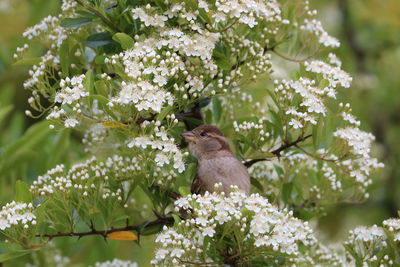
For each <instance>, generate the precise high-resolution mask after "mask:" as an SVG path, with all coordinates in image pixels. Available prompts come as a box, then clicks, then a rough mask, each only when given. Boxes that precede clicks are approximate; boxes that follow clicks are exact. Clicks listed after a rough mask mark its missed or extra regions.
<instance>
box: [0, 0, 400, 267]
mask: <svg viewBox="0 0 400 267" xmlns="http://www.w3.org/2000/svg"><path fill="white" fill-rule="evenodd" d="M234 4H235V5H234ZM316 13H317V12H316V11H315V10H312V9H310V8H309V6H308V2H307V1H301V0H290V1H275V0H269V1H265V2H258V1H250V0H248V1H223V0H219V1H185V2H181V1H145V2H144V1H130V0H120V1H117V2H115V3H114V2H111V1H92V0H75V1H72V0H68V1H63V4H62V6H61V11H60V13H59V14H58V15H55V16H48V17H45V18H44V19H43V20H42V21H41V22H39V23H38V24H37V25H35V26H33V27H31V28H29V29H27V30H26V31H25V32H24V34H23V36H24V37H25V38H27V40H28V41H27V42H28V43H27V44H26V45H23V46H22V47H20V48H18V49H17V53H16V54H15V58H16V63H15V65H33V66H32V68H31V70H30V71H29V78H28V79H27V80H26V81H25V83H24V87H25V88H26V89H28V90H29V91H31V94H32V96H31V97H30V98H29V99H28V102H29V104H30V106H31V110H27V111H26V115H28V116H31V117H34V118H39V117H42V116H43V117H45V118H46V119H47V121H41V122H38V123H36V124H35V125H34V126H32V128H31V129H30V130H29V131H27V132H26V134H25V136H24V137H22V138H20V139H19V140H17V141H16V142H17V145H15V146H13V145H12V144H11V145H9V146H8V147H7V149H8V150H5V152H4V153H2V154H1V156H2V157H4V159H2V161H1V164H0V168H2V169H4V170H6V169H8V166H9V165H7V164H8V163H7V162H15V161H16V160H18V159H19V158H18V157H21V158H22V157H23V155H24V153H23V152H25V151H23V152H20V153H19V152H18V150H16V148H22V147H23V148H24V149H29V148H33V147H35V145H37V144H39V143H40V140H42V138H44V137H45V136H48V135H50V134H52V133H56V134H57V135H58V136H59V137H58V139H57V140H56V141H55V142H54V144H55V147H54V151H52V152H51V155H52V156H51V157H49V158H52V157H53V153H56V150H57V147H58V146H64V147H63V148H62V149H60V148H59V149H58V160H57V158H55V159H54V158H52V159H53V160H52V161H50V163H49V166H47V169H49V170H48V171H46V172H43V173H44V174H42V175H39V176H38V177H37V179H36V180H35V181H34V182H33V183H32V185H31V186H28V185H27V184H25V183H23V182H20V181H18V182H17V184H16V197H15V201H14V202H10V203H9V204H6V205H4V207H3V209H2V211H1V213H0V233H1V235H2V236H3V237H4V238H5V239H6V241H7V242H8V244H10V246H9V249H10V252H9V253H8V254H2V261H5V260H8V259H11V258H13V257H18V256H23V255H26V254H27V253H28V252H33V251H37V250H40V249H43V248H44V247H46V245H47V244H48V243H49V241H51V240H52V239H57V238H59V237H67V236H76V237H79V238H81V237H84V236H87V235H99V236H102V237H104V238H105V239H106V238H111V239H113V238H112V237H113V236H114V237H115V236H118V238H121V239H124V238H126V239H128V240H134V239H136V238H138V241H139V242H140V238H141V237H142V236H146V235H154V234H158V236H157V238H156V242H158V243H160V245H161V248H160V249H159V250H158V251H157V253H156V255H155V260H154V261H153V263H154V264H160V265H165V264H170V265H179V266H181V265H182V264H190V263H191V262H196V263H202V262H205V263H206V262H215V263H220V264H222V263H225V264H231V265H240V264H246V263H249V262H250V263H253V264H261V263H265V262H269V263H270V264H272V265H287V264H289V263H290V262H291V263H297V264H299V265H300V264H304V265H305V266H308V265H307V264H329V265H335V264H336V265H346V264H350V263H352V264H356V265H360V264H362V263H363V262H364V261H366V260H368V261H369V262H371V266H375V264H376V266H378V265H379V264H381V263H382V264H391V263H392V264H393V263H398V262H399V260H400V259H399V255H398V247H399V243H398V242H399V238H398V233H397V232H396V231H397V230H398V228H399V227H398V226H399V223H398V220H397V219H390V220H387V221H384V222H383V225H384V226H383V227H384V228H377V227H374V228H372V229H366V230H362V231H360V230H357V229H355V230H354V231H353V232H351V233H350V235H349V240H348V241H347V242H346V243H345V244H344V246H345V248H346V250H347V254H346V257H345V258H343V259H341V258H340V257H339V256H338V255H337V252H332V251H330V249H327V248H325V247H324V246H323V245H322V244H321V243H320V242H319V241H318V240H317V239H316V238H315V234H314V231H313V230H312V229H311V228H310V227H308V226H307V222H305V220H310V219H311V218H317V217H319V216H321V215H323V212H324V210H325V208H326V207H327V206H330V205H333V204H339V203H346V202H349V203H358V202H362V201H364V200H366V199H367V198H368V196H369V195H368V193H367V192H366V191H367V188H368V186H369V185H370V184H371V183H372V179H371V173H372V172H373V171H374V170H375V169H378V168H380V167H382V166H383V164H381V163H379V162H378V160H377V159H376V158H374V156H373V153H372V151H371V146H372V142H373V140H374V136H373V135H372V134H370V133H367V132H365V131H363V130H361V129H360V128H359V126H360V121H358V120H357V119H356V117H355V116H354V115H352V109H351V107H350V104H348V103H341V102H340V101H339V100H338V99H337V90H338V89H340V88H348V87H350V83H351V81H352V78H351V76H350V75H349V74H347V73H346V72H345V71H343V70H342V69H341V66H342V63H341V61H340V60H339V58H338V57H337V56H336V55H335V54H333V53H332V51H331V48H336V47H338V46H339V45H340V43H339V41H338V40H337V39H336V38H334V37H331V36H330V35H328V33H327V32H326V31H325V30H324V29H323V27H322V25H321V23H320V22H319V21H318V20H317V19H316V18H315V15H316ZM34 43H40V44H42V45H43V47H45V53H44V55H43V56H41V57H35V58H32V57H29V56H26V53H28V52H29V49H30V48H31V46H32V45H33V44H34ZM312 58H313V59H312ZM283 62H291V63H293V64H292V65H290V66H287V65H283V64H285V63H283ZM282 69H284V70H282ZM259 80H263V81H266V82H265V83H264V84H263V86H262V89H261V90H253V89H252V88H253V87H254V84H255V83H256V82H257V81H259ZM8 109H9V107H5V108H3V109H1V110H0V112H1V113H0V115H1V114H3V113H4V114H7V112H8ZM4 116H5V115H4ZM0 119H1V117H0ZM202 123H209V124H214V125H217V126H219V127H220V128H221V129H222V130H223V132H224V133H225V134H226V135H227V136H228V137H229V139H230V140H231V141H232V144H231V145H232V149H233V150H234V152H235V154H236V155H237V156H238V157H239V158H240V159H242V160H243V162H244V163H245V165H246V166H248V167H249V172H250V174H251V177H252V185H253V188H252V191H253V194H252V195H250V196H244V195H243V194H241V193H232V194H231V195H230V196H223V195H222V194H219V193H214V194H209V195H206V196H203V197H202V196H196V195H190V194H188V188H190V183H191V181H192V179H193V177H194V173H195V168H196V162H195V161H194V160H193V159H192V158H191V157H190V156H189V155H188V153H187V152H184V148H182V143H181V139H180V137H179V133H181V132H182V131H184V130H186V129H189V130H190V129H191V128H193V127H194V126H196V125H199V124H202ZM69 128H73V129H74V131H76V132H81V133H82V135H83V137H82V144H81V145H78V147H80V148H82V150H84V152H85V154H83V158H84V159H83V160H81V161H76V162H75V163H74V164H73V165H72V166H70V167H69V164H58V165H56V164H57V163H59V162H60V160H59V159H60V157H61V155H62V153H63V151H65V150H68V141H69V139H70V131H71V130H70V129H69ZM7 151H9V152H7ZM11 151H12V152H13V153H11ZM54 166H55V167H54ZM178 192H179V193H178ZM181 195H183V197H181ZM177 198H179V199H178V200H176V199H177ZM175 200H176V201H175ZM143 204H144V206H143ZM174 207H175V208H174ZM295 216H296V217H298V218H296V217H295ZM302 220H304V221H302ZM167 225H168V227H167ZM383 229H386V232H385V231H384V230H383ZM126 231H134V232H135V235H134V236H133V237H132V236H130V235H126ZM283 233H286V236H285V235H283ZM375 233H377V234H375ZM363 234H364V235H368V234H369V235H370V236H372V237H371V238H363V237H362V235H363ZM114 239H115V238H114ZM375 239H376V240H375ZM383 240H385V241H383ZM357 242H364V243H362V245H365V249H363V248H361V245H360V244H358V243H357ZM365 242H375V243H373V246H378V245H379V248H380V247H381V246H380V245H382V249H380V250H379V251H376V250H371V247H372V245H371V244H372V243H371V244H365ZM379 242H380V243H379ZM377 244H378V245H377ZM388 244H389V245H388ZM115 261H118V260H115ZM115 264H116V265H117V264H118V263H115ZM132 265H134V264H133V263H132ZM99 266H101V265H100V263H99Z"/></svg>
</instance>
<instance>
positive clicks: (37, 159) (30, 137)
mask: <svg viewBox="0 0 400 267" xmlns="http://www.w3.org/2000/svg"><path fill="white" fill-rule="evenodd" d="M310 3H311V6H312V7H313V8H315V9H317V10H318V12H319V13H318V14H319V15H318V16H319V19H320V20H321V21H322V22H323V25H324V26H325V28H326V29H327V30H328V32H329V33H330V34H331V35H333V36H336V37H337V38H339V40H340V41H341V43H342V46H341V48H339V49H337V50H336V51H334V52H335V53H336V54H337V55H338V56H339V57H340V58H341V59H342V61H343V69H344V70H346V71H347V72H349V73H350V74H351V75H352V76H353V78H354V81H353V85H352V87H351V88H350V89H343V90H341V91H340V94H339V98H340V100H341V101H343V102H345V103H347V102H349V103H351V106H352V107H353V111H354V114H355V115H357V116H358V118H359V119H360V120H361V122H362V127H361V128H362V129H364V130H367V131H370V132H372V133H373V134H374V135H375V136H376V145H375V147H374V149H375V152H376V154H377V155H378V157H379V158H380V159H381V161H383V162H384V163H385V168H384V169H383V170H382V171H380V172H379V173H377V174H376V175H375V178H374V179H375V183H374V184H373V186H372V187H371V189H370V192H369V193H370V199H369V200H368V202H366V203H364V204H361V205H356V204H354V205H351V204H343V205H339V206H335V207H331V208H330V209H328V210H327V214H326V216H325V217H323V218H321V219H320V220H319V221H318V222H316V226H317V227H318V228H319V229H320V230H321V231H320V232H321V235H322V237H323V238H326V240H329V241H340V240H342V239H343V238H344V236H345V234H346V233H347V231H348V230H349V229H351V228H353V227H354V226H355V225H359V224H362V225H372V224H380V223H381V222H382V220H384V219H386V218H388V217H395V216H397V210H399V209H400V178H399V177H400V168H399V166H400V141H399V140H398V139H399V138H400V1H399V0H311V1H310ZM59 6H60V1H57V0H0V205H1V206H2V205H4V204H5V203H7V202H9V201H10V200H12V199H13V197H14V188H13V187H14V183H15V180H17V179H23V180H24V181H26V182H28V183H31V182H32V180H33V179H35V178H36V177H37V175H40V174H42V173H44V172H45V171H46V170H47V169H50V168H52V167H54V166H55V165H56V164H58V163H61V162H62V163H64V164H66V165H67V166H68V165H70V164H71V163H72V162H75V161H77V160H79V159H80V158H82V157H83V156H84V153H83V151H82V149H81V148H80V147H79V142H80V138H81V136H80V135H81V133H75V132H70V131H69V130H62V131H59V132H54V131H50V130H49V128H48V123H47V122H45V121H43V122H41V123H35V122H37V121H36V120H33V119H31V118H28V117H26V116H25V115H24V111H25V109H27V108H28V104H27V99H28V97H29V93H28V92H27V91H25V90H24V89H23V86H22V84H23V81H24V80H26V78H27V75H28V69H27V68H25V67H15V66H12V63H13V57H12V56H13V53H14V51H15V49H16V48H17V47H20V46H23V44H24V40H23V38H22V36H21V34H22V32H23V31H24V30H25V29H26V28H27V27H29V26H31V25H34V24H35V23H37V22H39V21H40V20H41V19H42V18H43V17H44V16H47V15H48V14H55V13H56V12H57V10H58V8H59ZM42 52H43V51H42V50H41V48H40V47H39V46H38V47H31V49H30V52H29V53H32V55H40V54H41V53H42ZM33 123H35V125H33ZM71 148H74V149H71ZM87 239H90V241H89V240H86V241H89V242H80V241H76V239H70V238H65V239H60V240H57V242H58V243H59V244H60V247H61V248H62V251H61V254H62V255H63V256H68V257H70V258H71V263H73V264H75V263H79V262H84V264H83V265H82V266H85V265H87V264H93V263H94V262H96V261H105V260H109V259H112V258H113V257H116V256H118V257H120V258H122V259H131V260H134V261H137V262H138V263H139V265H140V266H147V265H148V262H149V261H150V259H151V257H152V253H153V245H152V242H141V244H142V245H141V246H139V245H137V244H135V243H132V242H128V241H108V243H106V242H103V240H102V238H99V237H90V238H89V237H88V238H87ZM93 248H96V249H93ZM1 251H2V247H1V245H0V253H1ZM54 253H56V252H55V251H54V250H53V249H52V248H51V247H49V248H48V249H46V250H44V251H42V252H40V253H36V255H34V257H36V258H37V261H38V262H42V263H43V264H45V265H48V264H50V263H51V260H52V258H51V257H53V256H54V255H55V254H54ZM30 257H31V256H27V257H25V258H22V259H19V260H17V261H14V262H12V263H11V262H10V263H8V264H6V266H20V265H25V262H27V261H29V260H30ZM49 257H50V258H49Z"/></svg>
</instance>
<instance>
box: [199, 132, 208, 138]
mask: <svg viewBox="0 0 400 267" xmlns="http://www.w3.org/2000/svg"><path fill="white" fill-rule="evenodd" d="M200 136H203V137H206V136H208V135H207V133H205V132H201V133H200Z"/></svg>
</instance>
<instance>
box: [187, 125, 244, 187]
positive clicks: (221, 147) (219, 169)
mask: <svg viewBox="0 0 400 267" xmlns="http://www.w3.org/2000/svg"><path fill="white" fill-rule="evenodd" d="M181 136H182V137H183V138H184V139H185V141H186V142H187V143H188V144H189V152H190V154H191V155H192V156H194V157H195V158H197V161H198V165H197V173H196V176H195V178H194V180H193V183H192V187H191V192H192V194H200V195H204V194H205V192H207V191H208V192H209V193H213V192H214V191H215V184H216V183H221V184H222V188H221V189H222V191H223V192H224V193H225V194H229V193H230V192H231V186H232V185H233V186H237V187H238V189H239V190H240V191H242V192H244V193H245V194H247V195H248V194H249V192H250V177H249V173H248V171H247V168H246V167H245V166H244V165H243V164H242V162H241V161H240V160H238V159H237V158H236V157H235V155H234V154H233V153H232V151H231V149H230V147H229V142H228V139H227V138H226V137H225V136H224V135H223V133H222V132H221V130H220V129H218V127H216V126H213V125H200V126H198V127H196V128H195V129H193V130H192V131H187V132H183V133H181Z"/></svg>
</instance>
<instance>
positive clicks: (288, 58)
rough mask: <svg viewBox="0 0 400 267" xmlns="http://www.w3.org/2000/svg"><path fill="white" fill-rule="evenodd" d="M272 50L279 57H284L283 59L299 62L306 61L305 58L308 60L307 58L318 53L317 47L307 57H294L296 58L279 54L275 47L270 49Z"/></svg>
mask: <svg viewBox="0 0 400 267" xmlns="http://www.w3.org/2000/svg"><path fill="white" fill-rule="evenodd" d="M272 52H274V53H275V54H276V55H278V56H280V57H281V58H283V59H285V60H288V61H292V62H298V63H300V62H304V61H307V60H309V59H311V58H313V57H315V56H316V55H317V54H318V49H317V50H315V52H314V53H312V54H311V55H309V56H308V57H306V58H302V59H296V58H290V57H287V56H285V55H283V54H281V53H280V52H278V51H276V50H275V49H272Z"/></svg>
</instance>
